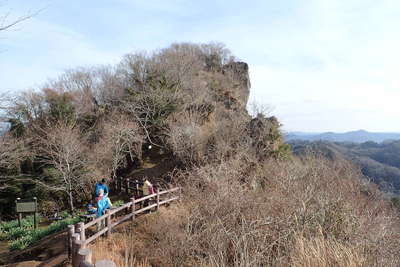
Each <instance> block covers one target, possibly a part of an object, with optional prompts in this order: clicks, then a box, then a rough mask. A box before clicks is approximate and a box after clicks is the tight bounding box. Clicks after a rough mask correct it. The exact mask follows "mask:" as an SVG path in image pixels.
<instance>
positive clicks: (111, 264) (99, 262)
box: [95, 260, 117, 267]
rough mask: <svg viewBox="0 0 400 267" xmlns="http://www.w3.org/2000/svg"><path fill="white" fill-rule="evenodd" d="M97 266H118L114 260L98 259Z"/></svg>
mask: <svg viewBox="0 0 400 267" xmlns="http://www.w3.org/2000/svg"><path fill="white" fill-rule="evenodd" d="M95 267H117V265H116V264H115V263H114V262H113V261H108V260H101V261H97V262H96V264H95Z"/></svg>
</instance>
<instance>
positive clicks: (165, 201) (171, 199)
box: [160, 197, 179, 205]
mask: <svg viewBox="0 0 400 267" xmlns="http://www.w3.org/2000/svg"><path fill="white" fill-rule="evenodd" d="M177 199H179V197H173V198H170V199H167V200H163V201H161V202H160V205H162V204H165V203H168V202H171V201H174V200H177Z"/></svg>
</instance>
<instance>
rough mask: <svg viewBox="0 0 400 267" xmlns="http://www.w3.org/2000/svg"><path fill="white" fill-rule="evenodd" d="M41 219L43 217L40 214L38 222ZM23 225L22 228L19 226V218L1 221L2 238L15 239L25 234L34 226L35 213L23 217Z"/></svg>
mask: <svg viewBox="0 0 400 267" xmlns="http://www.w3.org/2000/svg"><path fill="white" fill-rule="evenodd" d="M40 220H41V217H40V216H38V222H40ZM21 226H22V227H21V228H20V227H19V226H18V220H13V221H8V222H2V223H0V240H14V239H17V238H19V237H21V236H23V235H25V234H26V232H27V231H28V230H29V229H30V228H33V226H34V219H33V215H30V216H27V217H25V218H23V219H22V221H21Z"/></svg>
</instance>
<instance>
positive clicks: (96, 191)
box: [95, 178, 109, 197]
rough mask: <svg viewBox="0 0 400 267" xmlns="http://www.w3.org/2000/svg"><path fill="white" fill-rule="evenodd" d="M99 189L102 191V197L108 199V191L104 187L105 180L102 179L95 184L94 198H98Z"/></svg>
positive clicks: (106, 187) (105, 186)
mask: <svg viewBox="0 0 400 267" xmlns="http://www.w3.org/2000/svg"><path fill="white" fill-rule="evenodd" d="M100 189H102V190H103V193H104V196H105V197H108V193H109V189H108V186H107V185H106V179H104V178H103V179H101V181H100V182H98V183H97V184H96V189H95V194H96V197H98V196H99V191H100Z"/></svg>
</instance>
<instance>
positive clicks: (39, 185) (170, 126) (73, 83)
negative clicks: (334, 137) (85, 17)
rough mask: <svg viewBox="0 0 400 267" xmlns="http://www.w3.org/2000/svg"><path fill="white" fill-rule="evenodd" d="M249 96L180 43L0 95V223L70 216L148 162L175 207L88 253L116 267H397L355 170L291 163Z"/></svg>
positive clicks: (203, 53)
mask: <svg viewBox="0 0 400 267" xmlns="http://www.w3.org/2000/svg"><path fill="white" fill-rule="evenodd" d="M249 90H250V79H249V68H248V65H247V64H246V63H244V62H240V61H238V60H237V59H236V58H235V57H234V56H233V55H232V54H231V52H230V51H229V50H228V49H226V48H225V47H224V46H223V45H221V44H190V43H181V44H173V45H171V46H170V47H168V48H165V49H161V50H158V51H155V52H153V53H147V54H146V53H136V54H128V55H126V56H125V57H124V58H123V59H122V61H121V62H120V63H119V64H117V65H116V66H109V67H94V68H78V69H74V70H70V71H67V72H66V73H64V74H63V75H61V76H60V77H59V78H57V79H54V80H52V81H50V82H48V83H47V84H45V85H44V86H43V87H41V88H38V89H36V90H31V91H25V92H22V93H21V94H17V95H12V94H9V95H4V96H2V104H1V105H0V106H1V108H2V112H3V114H2V115H3V117H4V120H5V121H7V123H8V124H9V127H8V130H7V132H6V133H5V134H3V135H2V137H1V145H0V155H1V158H0V168H1V169H0V170H1V180H0V181H1V184H0V186H1V187H0V189H1V191H0V194H1V196H0V198H1V211H0V212H1V214H2V218H4V219H6V218H7V217H9V216H11V214H12V205H11V203H13V201H14V200H15V198H16V197H29V196H33V195H35V196H37V197H38V198H39V200H40V205H41V211H42V213H46V212H50V211H51V210H52V209H56V208H61V209H70V210H72V211H73V210H75V209H77V208H79V207H81V206H82V205H84V203H86V202H87V201H89V200H90V198H91V193H92V190H93V184H94V183H95V182H96V181H98V180H99V178H102V177H107V178H108V179H109V180H110V182H111V184H112V183H113V181H114V180H115V178H116V177H121V176H122V177H129V175H130V173H131V172H132V170H135V169H137V168H140V167H141V166H142V165H143V164H145V163H146V161H147V160H148V159H149V158H152V159H153V160H157V159H159V160H160V161H162V162H163V164H164V162H169V164H172V167H173V168H171V169H170V170H167V171H166V172H165V173H160V175H159V177H157V179H154V180H152V182H153V183H169V184H177V185H179V186H181V187H182V193H183V195H182V199H181V201H180V202H179V203H178V204H176V205H173V206H171V207H169V208H168V209H160V211H159V212H157V213H156V214H153V215H151V216H146V217H145V218H144V219H143V220H142V223H130V224H128V225H127V226H126V228H125V230H124V231H125V232H123V233H122V234H121V235H120V236H118V237H117V238H115V239H104V241H103V242H102V243H98V244H96V247H95V248H94V249H95V250H98V251H101V253H102V255H103V256H104V255H108V257H109V258H112V259H113V260H114V261H115V262H120V263H121V264H123V262H124V258H125V259H127V257H128V258H129V259H132V258H134V259H135V261H136V260H137V262H144V263H145V264H143V265H141V266H147V265H148V266H399V264H400V262H399V260H400V259H399V258H398V255H399V253H400V241H399V240H400V239H399V238H398V233H399V231H400V218H399V213H398V211H397V210H396V208H395V207H394V206H393V205H392V204H391V203H390V202H388V201H386V200H385V197H384V194H383V193H382V192H381V191H379V190H378V189H377V188H376V186H374V185H373V184H371V183H369V182H368V181H366V179H364V176H363V175H362V174H361V173H360V172H359V170H358V169H357V168H355V167H354V166H353V165H352V164H351V163H350V162H348V161H346V160H344V159H341V158H339V157H338V158H334V159H333V158H331V159H327V158H325V157H321V156H319V155H313V154H308V155H306V156H304V157H297V156H295V155H293V154H292V151H291V149H290V145H288V144H286V143H285V142H284V139H283V135H282V132H281V130H280V127H281V124H280V122H279V120H278V119H277V118H276V117H273V116H268V115H267V114H264V113H263V112H262V109H260V110H259V112H255V114H254V116H250V115H249V113H248V112H247V110H246V106H247V101H248V96H249ZM332 159H333V160H332ZM55 206H56V207H55ZM113 242H114V243H113ZM102 244H103V245H102ZM146 264H147V265H146Z"/></svg>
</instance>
